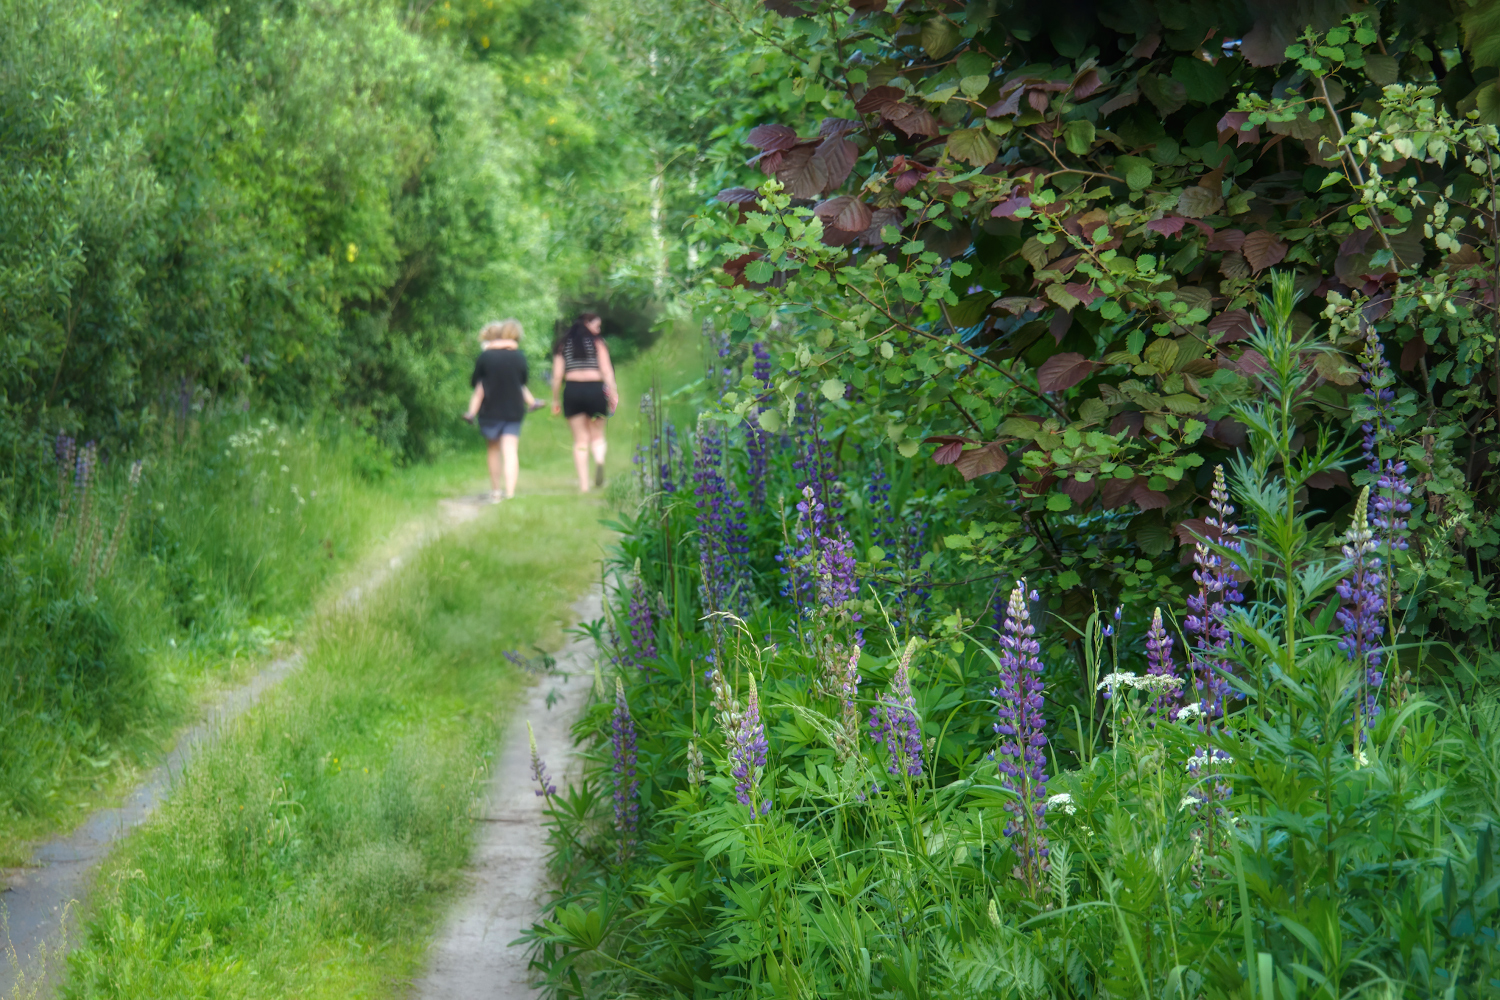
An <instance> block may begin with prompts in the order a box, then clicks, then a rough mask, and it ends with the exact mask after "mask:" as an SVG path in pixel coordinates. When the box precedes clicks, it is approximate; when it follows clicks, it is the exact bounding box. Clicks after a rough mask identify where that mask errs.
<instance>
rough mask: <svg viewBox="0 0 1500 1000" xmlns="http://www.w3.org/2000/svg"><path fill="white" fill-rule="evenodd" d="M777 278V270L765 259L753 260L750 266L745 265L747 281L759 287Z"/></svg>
mask: <svg viewBox="0 0 1500 1000" xmlns="http://www.w3.org/2000/svg"><path fill="white" fill-rule="evenodd" d="M775 276H776V268H774V267H772V266H771V262H770V261H768V260H766V259H764V258H762V259H760V260H752V261H751V262H750V263H749V264H747V265H745V280H746V281H752V282H754V283H755V284H757V285H764V284H765V283H766V282H768V281H770V280H771V279H772V278H774V277H775Z"/></svg>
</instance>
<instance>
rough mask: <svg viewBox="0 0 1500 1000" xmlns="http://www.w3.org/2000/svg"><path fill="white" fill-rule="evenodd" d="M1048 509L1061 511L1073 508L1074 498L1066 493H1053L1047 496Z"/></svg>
mask: <svg viewBox="0 0 1500 1000" xmlns="http://www.w3.org/2000/svg"><path fill="white" fill-rule="evenodd" d="M1047 509H1048V510H1050V511H1055V512H1058V513H1061V512H1063V511H1068V510H1072V509H1073V498H1072V497H1070V496H1068V495H1067V494H1066V493H1052V494H1049V495H1048V497H1047Z"/></svg>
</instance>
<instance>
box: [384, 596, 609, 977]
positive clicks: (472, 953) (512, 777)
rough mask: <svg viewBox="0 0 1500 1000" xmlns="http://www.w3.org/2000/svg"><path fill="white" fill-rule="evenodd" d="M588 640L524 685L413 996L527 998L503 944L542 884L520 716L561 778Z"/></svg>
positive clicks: (520, 963) (586, 673)
mask: <svg viewBox="0 0 1500 1000" xmlns="http://www.w3.org/2000/svg"><path fill="white" fill-rule="evenodd" d="M574 611H575V612H576V614H577V617H578V618H579V619H580V620H590V619H594V618H598V617H599V615H600V614H601V613H602V611H603V608H602V603H601V594H600V591H599V590H598V589H597V588H596V589H594V590H592V591H590V593H589V594H588V596H587V597H585V598H584V599H583V600H581V601H579V602H578V604H577V605H575V607H574ZM594 656H595V647H594V644H593V642H592V640H590V639H588V638H587V637H580V638H575V639H574V640H573V641H572V642H570V643H568V645H567V646H565V647H564V648H563V649H562V651H561V652H559V653H558V655H557V675H556V679H555V680H549V681H547V682H545V683H542V684H538V685H536V686H534V687H533V688H532V689H531V693H530V696H529V697H528V698H527V700H526V703H525V705H524V706H521V707H519V708H518V715H517V718H516V720H515V724H513V725H511V726H510V728H509V730H508V731H507V732H506V734H505V743H504V747H503V749H502V750H501V752H500V755H499V757H498V758H497V760H496V763H495V767H494V769H493V770H492V772H491V776H490V782H489V788H488V791H487V794H486V796H485V803H484V804H485V808H484V814H483V816H482V820H483V825H482V826H481V827H480V829H479V833H478V837H477V841H478V842H477V843H476V845H475V849H474V854H473V857H472V859H471V861H470V864H469V874H470V876H471V882H470V885H469V887H468V890H467V891H466V892H465V893H464V895H463V898H462V899H460V900H459V902H458V904H457V906H455V907H454V909H453V911H452V912H451V913H450V914H449V915H448V918H447V920H446V921H445V922H444V925H443V929H442V932H441V933H440V934H439V935H438V937H437V939H436V940H435V941H434V942H433V945H432V948H431V950H430V952H429V954H428V967H427V972H426V974H425V975H423V976H422V978H421V979H420V980H419V981H418V982H417V984H416V987H415V989H414V990H413V992H412V996H413V1000H531V998H533V997H535V996H537V995H538V994H537V993H536V991H534V990H532V989H531V987H530V985H529V983H530V978H531V977H530V973H529V971H528V969H527V958H526V951H525V950H524V949H523V948H520V947H515V948H513V947H509V946H508V945H509V942H511V941H514V940H516V939H517V938H519V937H520V936H521V933H522V932H523V931H525V930H526V929H527V928H529V927H530V926H531V924H532V921H533V920H535V919H536V915H537V910H538V904H539V903H540V901H541V899H540V897H541V895H542V893H543V892H544V891H545V889H546V887H547V870H546V843H547V837H546V829H545V827H544V826H543V820H544V819H545V816H544V811H543V810H544V802H543V800H542V799H541V798H539V797H538V796H537V795H536V792H535V789H536V783H535V781H533V779H532V773H531V747H530V740H529V739H528V731H527V729H526V727H524V726H522V725H520V720H521V718H525V719H527V720H528V721H530V722H531V723H532V726H533V729H534V731H535V735H536V743H537V750H538V752H539V754H540V755H541V757H542V759H543V760H544V761H546V762H547V764H548V765H549V768H548V769H549V772H550V773H551V777H552V779H553V781H554V782H556V783H557V784H558V785H560V786H561V785H562V783H563V782H564V781H565V780H566V779H567V777H569V775H568V774H567V771H568V768H567V767H566V762H567V761H568V759H569V756H570V754H571V753H572V751H573V739H572V732H571V730H572V725H573V722H574V721H575V720H576V719H577V718H578V715H579V713H580V712H581V711H582V709H583V708H584V706H585V705H586V704H587V702H588V698H589V694H590V691H591V689H592V687H593V662H594Z"/></svg>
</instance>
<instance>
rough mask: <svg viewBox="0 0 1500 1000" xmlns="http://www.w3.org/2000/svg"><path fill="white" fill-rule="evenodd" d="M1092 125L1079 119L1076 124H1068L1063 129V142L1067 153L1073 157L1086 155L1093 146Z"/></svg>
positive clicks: (1093, 134) (1093, 133) (1093, 132)
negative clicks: (1066, 146) (1065, 144)
mask: <svg viewBox="0 0 1500 1000" xmlns="http://www.w3.org/2000/svg"><path fill="white" fill-rule="evenodd" d="M1095 134H1096V133H1095V131H1094V123H1093V122H1091V121H1088V120H1086V119H1082V118H1080V119H1079V120H1078V121H1076V122H1068V124H1067V126H1066V127H1064V128H1063V142H1065V143H1067V145H1068V152H1070V153H1072V154H1073V155H1074V156H1084V155H1087V153H1088V151H1089V150H1090V149H1092V148H1093V146H1094V136H1095Z"/></svg>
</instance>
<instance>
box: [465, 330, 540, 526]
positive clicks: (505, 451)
mask: <svg viewBox="0 0 1500 1000" xmlns="http://www.w3.org/2000/svg"><path fill="white" fill-rule="evenodd" d="M522 333H523V331H522V329H521V324H520V322H518V321H517V320H514V319H505V320H501V321H500V322H498V323H487V324H485V327H484V329H483V330H482V331H480V334H479V343H480V346H481V347H482V348H483V349H482V350H481V352H480V354H479V358H478V360H476V361H475V362H474V375H473V377H472V378H471V379H470V380H469V381H470V383H471V384H472V385H473V386H474V394H473V395H472V396H470V397H469V409H468V412H467V413H465V414H464V419H465V420H468V421H471V422H472V421H476V420H477V421H478V424H479V430H480V431H481V432H482V433H483V434H484V438H485V440H486V441H488V442H489V466H490V502H492V503H499V502H500V501H501V500H508V499H510V498H511V497H513V496H515V495H516V479H517V478H518V477H519V475H520V444H521V421H522V420H524V419H525V418H526V413H527V411H528V410H534V409H537V408H538V407H539V406H541V405H542V404H540V403H538V402H537V401H536V398H535V397H533V396H532V395H531V390H530V389H528V388H527V387H526V380H527V378H528V377H529V376H530V372H529V371H528V370H527V366H526V355H524V354H522V353H521V350H520V346H521V344H520V342H521V336H522ZM502 475H503V476H504V479H505V491H504V492H503V493H502V492H501V490H500V480H501V476H502Z"/></svg>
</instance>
